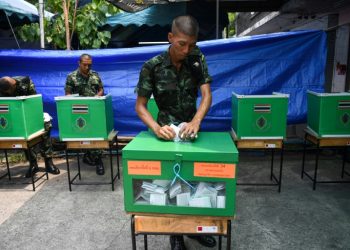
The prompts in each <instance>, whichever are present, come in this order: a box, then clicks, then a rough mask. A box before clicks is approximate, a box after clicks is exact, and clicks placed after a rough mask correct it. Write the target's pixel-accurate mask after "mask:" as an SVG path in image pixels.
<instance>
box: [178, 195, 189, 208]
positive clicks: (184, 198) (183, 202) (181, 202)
mask: <svg viewBox="0 0 350 250" xmlns="http://www.w3.org/2000/svg"><path fill="white" fill-rule="evenodd" d="M190 196H191V194H190V193H181V194H178V195H176V205H177V206H181V207H188V202H189V200H190Z"/></svg>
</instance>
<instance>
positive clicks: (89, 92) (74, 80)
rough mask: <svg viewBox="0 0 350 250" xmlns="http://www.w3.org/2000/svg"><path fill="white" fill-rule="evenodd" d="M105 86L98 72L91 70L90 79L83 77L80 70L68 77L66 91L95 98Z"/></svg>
mask: <svg viewBox="0 0 350 250" xmlns="http://www.w3.org/2000/svg"><path fill="white" fill-rule="evenodd" d="M100 88H103V84H102V81H101V78H100V76H99V75H98V73H97V72H96V71H93V70H90V72H89V75H88V77H85V76H83V75H82V74H81V73H80V72H79V69H77V70H75V71H73V72H72V73H70V74H69V75H68V76H67V80H66V87H65V90H66V91H69V92H71V93H72V94H79V95H80V96H95V95H96V94H97V92H98V90H99V89H100Z"/></svg>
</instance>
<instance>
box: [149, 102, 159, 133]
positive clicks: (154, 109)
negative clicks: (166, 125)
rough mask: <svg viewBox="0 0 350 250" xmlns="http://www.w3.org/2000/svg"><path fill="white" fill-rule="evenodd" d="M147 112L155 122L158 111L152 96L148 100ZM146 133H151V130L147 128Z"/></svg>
mask: <svg viewBox="0 0 350 250" xmlns="http://www.w3.org/2000/svg"><path fill="white" fill-rule="evenodd" d="M147 110H148V111H149V112H150V113H151V115H152V117H153V120H155V121H157V118H158V112H159V109H158V106H157V103H156V101H155V100H154V98H153V96H152V97H151V98H150V99H149V100H148V103H147ZM148 131H152V130H151V129H150V128H148Z"/></svg>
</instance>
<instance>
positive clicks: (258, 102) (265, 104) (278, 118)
mask: <svg viewBox="0 0 350 250" xmlns="http://www.w3.org/2000/svg"><path fill="white" fill-rule="evenodd" d="M287 111H288V95H286V94H282V93H273V94H272V95H239V94H237V93H233V94H232V129H233V132H234V135H235V137H236V138H237V139H239V140H240V139H259V138H269V139H284V138H285V137H286V128H287Z"/></svg>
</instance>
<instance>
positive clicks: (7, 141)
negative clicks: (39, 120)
mask: <svg viewBox="0 0 350 250" xmlns="http://www.w3.org/2000/svg"><path fill="white" fill-rule="evenodd" d="M45 133H46V132H45V131H44V130H41V131H38V132H36V133H34V134H32V135H31V136H29V137H28V138H27V139H24V138H11V137H0V149H1V150H3V151H4V152H5V159H6V168H7V173H5V174H4V175H2V176H0V179H2V178H4V177H6V176H8V179H9V181H11V180H12V177H11V172H10V167H9V161H8V153H7V151H8V150H26V151H29V150H31V149H32V148H33V147H35V146H36V145H38V144H40V143H41V142H42V141H43V139H44V135H45ZM27 155H28V157H29V159H28V161H29V162H31V160H32V159H31V158H30V157H31V154H29V153H28V154H27ZM45 176H46V179H47V180H48V179H49V176H48V174H47V172H46V171H45V173H43V174H41V175H39V176H38V177H36V174H32V176H31V184H32V186H33V191H35V189H36V186H35V183H36V182H37V181H39V180H40V179H42V178H43V177H45ZM39 185H40V184H39Z"/></svg>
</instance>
